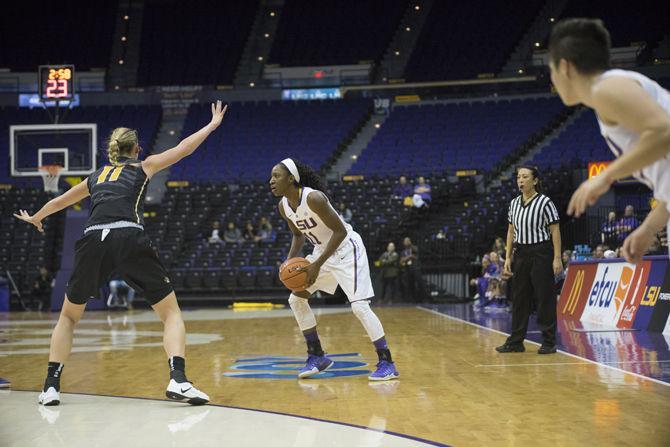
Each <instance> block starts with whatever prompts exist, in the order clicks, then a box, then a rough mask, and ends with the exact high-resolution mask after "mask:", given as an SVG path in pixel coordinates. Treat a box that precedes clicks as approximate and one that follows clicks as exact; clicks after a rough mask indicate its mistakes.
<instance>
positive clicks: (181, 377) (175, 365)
mask: <svg viewBox="0 0 670 447" xmlns="http://www.w3.org/2000/svg"><path fill="white" fill-rule="evenodd" d="M168 365H170V379H174V380H175V382H177V383H184V382H188V380H187V379H186V372H185V370H186V360H184V357H177V356H175V357H170V358H169V359H168Z"/></svg>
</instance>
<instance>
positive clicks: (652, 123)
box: [568, 77, 670, 217]
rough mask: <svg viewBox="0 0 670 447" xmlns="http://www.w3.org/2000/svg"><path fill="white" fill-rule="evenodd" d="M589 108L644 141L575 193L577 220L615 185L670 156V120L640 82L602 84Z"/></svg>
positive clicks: (572, 212) (573, 207) (571, 207)
mask: <svg viewBox="0 0 670 447" xmlns="http://www.w3.org/2000/svg"><path fill="white" fill-rule="evenodd" d="M587 105H588V106H590V107H592V108H593V109H594V110H595V111H596V113H597V114H598V116H600V119H601V120H603V121H605V122H607V123H615V124H618V125H620V126H623V127H625V128H626V129H629V130H631V131H633V132H635V133H636V134H638V135H640V138H639V139H638V140H637V142H636V143H635V147H634V148H633V149H632V150H630V151H629V152H626V153H625V154H623V155H622V156H621V157H619V158H617V159H616V160H614V161H613V162H612V164H610V165H609V166H608V167H607V168H605V170H604V171H603V172H601V173H600V174H598V175H597V176H595V177H592V178H591V179H589V180H587V181H585V182H584V183H582V184H581V185H580V187H579V188H578V189H577V191H575V193H574V194H573V195H572V198H571V199H570V203H569V204H568V214H570V215H573V216H575V217H579V216H581V215H582V214H583V213H584V211H585V210H586V208H588V207H589V206H591V205H594V204H595V203H596V201H597V200H598V198H599V197H600V196H602V195H603V194H605V193H606V192H607V191H608V190H609V188H610V186H611V185H612V183H614V182H615V181H617V180H620V179H622V178H626V177H628V176H629V175H631V174H633V173H635V172H637V171H639V170H641V169H642V168H644V167H646V166H649V165H651V164H653V163H654V162H655V161H657V160H660V159H661V158H663V157H667V156H668V154H669V153H670V116H668V113H667V112H666V111H665V110H663V108H662V107H661V106H659V105H658V104H657V103H656V101H654V100H653V99H652V98H651V96H649V94H648V93H647V92H646V91H645V90H644V89H643V88H642V86H641V85H640V84H638V83H637V82H636V81H633V80H631V79H626V78H621V77H618V78H617V77H613V78H609V79H605V80H603V81H600V82H599V83H598V85H597V86H596V87H595V88H594V90H593V93H592V97H591V99H590V101H589V104H587Z"/></svg>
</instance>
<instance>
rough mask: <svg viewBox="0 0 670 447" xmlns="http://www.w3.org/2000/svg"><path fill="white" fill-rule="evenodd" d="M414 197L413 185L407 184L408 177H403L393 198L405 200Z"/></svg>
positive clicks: (394, 191)
mask: <svg viewBox="0 0 670 447" xmlns="http://www.w3.org/2000/svg"><path fill="white" fill-rule="evenodd" d="M412 195H414V189H413V188H412V185H410V184H409V183H407V177H405V176H404V175H401V176H400V179H399V180H398V184H397V185H395V188H393V197H395V198H396V199H404V198H406V197H412Z"/></svg>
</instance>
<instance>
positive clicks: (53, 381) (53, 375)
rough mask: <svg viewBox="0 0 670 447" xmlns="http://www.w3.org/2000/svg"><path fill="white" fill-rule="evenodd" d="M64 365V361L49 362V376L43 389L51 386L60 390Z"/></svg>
mask: <svg viewBox="0 0 670 447" xmlns="http://www.w3.org/2000/svg"><path fill="white" fill-rule="evenodd" d="M64 366H65V365H64V364H62V363H58V362H49V366H47V378H46V380H45V381H44V388H43V389H42V391H46V390H48V389H49V388H50V387H54V388H56V391H60V375H61V373H62V372H63V367H64Z"/></svg>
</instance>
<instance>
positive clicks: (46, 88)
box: [38, 65, 74, 101]
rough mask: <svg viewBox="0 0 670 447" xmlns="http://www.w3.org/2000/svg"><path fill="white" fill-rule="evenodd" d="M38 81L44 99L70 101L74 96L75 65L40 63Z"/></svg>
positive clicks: (41, 97) (41, 96)
mask: <svg viewBox="0 0 670 447" xmlns="http://www.w3.org/2000/svg"><path fill="white" fill-rule="evenodd" d="M38 82H39V95H40V99H41V100H42V101H70V100H72V99H73V98H74V65H40V67H39V73H38Z"/></svg>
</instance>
